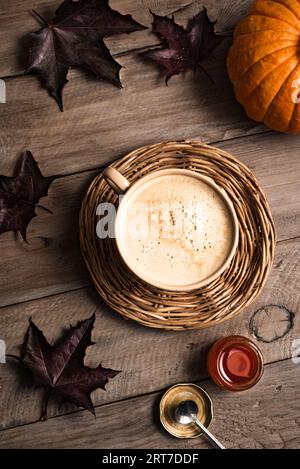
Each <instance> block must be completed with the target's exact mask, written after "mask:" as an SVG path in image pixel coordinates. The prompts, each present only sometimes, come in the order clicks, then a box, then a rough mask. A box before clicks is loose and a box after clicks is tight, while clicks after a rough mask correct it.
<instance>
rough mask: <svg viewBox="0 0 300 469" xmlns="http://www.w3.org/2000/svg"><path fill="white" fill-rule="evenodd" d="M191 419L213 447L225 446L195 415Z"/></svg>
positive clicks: (223, 447) (221, 447)
mask: <svg viewBox="0 0 300 469" xmlns="http://www.w3.org/2000/svg"><path fill="white" fill-rule="evenodd" d="M193 421H194V423H195V424H196V425H197V427H199V428H200V430H202V432H203V436H205V438H206V439H207V440H208V441H209V442H210V444H211V445H212V446H213V447H214V448H216V449H225V446H223V445H222V443H220V442H219V440H217V438H216V437H215V436H214V435H213V434H212V433H210V431H209V430H208V429H207V428H206V427H205V426H204V425H203V423H201V422H200V420H199V419H197V417H195V418H194V420H193Z"/></svg>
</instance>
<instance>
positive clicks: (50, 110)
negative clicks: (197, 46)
mask: <svg viewBox="0 0 300 469" xmlns="http://www.w3.org/2000/svg"><path fill="white" fill-rule="evenodd" d="M59 3H60V0H12V1H9V2H4V1H2V2H1V5H0V76H3V75H10V74H15V73H18V72H20V71H21V70H22V61H23V60H20V58H21V59H22V57H23V58H24V55H23V52H22V50H23V48H24V46H25V41H24V39H25V37H26V35H27V34H28V32H30V31H34V30H36V29H37V28H38V24H37V22H36V20H35V19H34V18H33V17H32V16H31V15H30V10H31V9H36V10H38V11H39V12H41V13H42V14H44V15H46V16H47V15H48V14H49V13H50V12H53V10H54V8H55V7H56V6H58V5H59ZM110 3H111V6H112V7H113V8H116V9H118V10H119V11H121V12H122V13H124V14H125V13H130V14H132V15H133V16H134V18H135V19H136V20H137V21H139V22H140V23H142V24H144V25H146V26H149V25H150V23H151V15H150V13H149V8H151V9H152V10H153V11H154V12H156V13H158V14H171V13H175V19H176V21H178V22H179V23H180V24H182V25H185V24H186V23H187V20H188V18H190V17H191V16H192V15H194V14H196V13H197V12H198V11H199V10H200V8H201V7H202V5H203V4H204V5H205V6H206V7H207V9H208V13H209V16H210V18H211V19H212V20H217V23H216V29H217V30H218V31H220V32H221V31H224V29H232V28H233V26H234V25H235V24H236V23H237V22H238V21H239V20H240V19H241V18H243V17H244V16H245V15H246V13H247V11H248V9H249V6H250V5H251V4H252V0H224V1H222V2H219V1H216V0H203V1H202V0H196V1H191V0H168V1H163V2H162V1H159V0H137V1H136V0H111V1H110ZM106 43H107V45H108V46H109V48H110V49H111V51H112V53H113V54H114V55H115V56H116V57H117V60H118V61H119V62H120V63H121V64H122V65H123V66H124V69H123V70H122V80H123V84H124V89H123V90H121V91H120V90H118V89H116V88H114V87H113V86H111V85H110V84H107V83H103V82H97V81H94V80H93V79H90V78H88V77H87V76H86V75H85V74H83V73H81V72H80V71H78V70H71V71H70V74H69V79H70V83H69V84H68V85H67V87H66V88H65V93H64V102H65V109H66V110H65V112H64V113H63V114H61V113H60V112H59V111H58V109H57V107H56V104H55V102H54V101H53V100H51V99H50V98H49V97H48V96H47V92H46V91H45V90H44V89H42V88H41V86H40V84H39V82H38V80H37V79H36V78H35V77H21V78H16V79H10V80H7V81H6V85H7V103H6V104H0V112H1V118H0V173H1V174H7V175H9V174H11V172H12V171H13V168H14V166H15V162H16V159H17V157H18V156H19V154H20V153H21V152H22V151H24V150H26V149H30V150H31V151H32V152H33V154H34V156H35V158H36V159H37V160H38V161H39V164H40V167H41V170H42V171H43V173H44V174H45V175H54V174H55V175H60V176H62V177H61V178H59V179H57V180H56V181H55V182H54V184H53V187H52V188H51V190H50V195H49V197H48V198H47V199H44V201H43V204H44V205H45V206H46V207H47V208H49V209H51V210H52V211H53V212H54V215H50V214H47V213H45V212H39V216H38V218H36V219H35V220H34V221H33V222H32V224H31V225H30V228H29V230H28V238H29V241H30V244H29V245H26V244H24V243H23V242H20V241H19V240H18V241H16V240H15V238H14V235H13V234H12V233H6V234H4V235H2V236H1V237H0V267H1V268H0V307H1V306H2V308H0V309H1V311H0V312H1V321H0V338H1V339H4V340H5V341H6V343H7V352H9V353H15V354H18V353H19V352H20V350H19V347H20V345H21V344H22V341H23V338H24V333H25V331H26V329H27V326H28V320H29V318H30V317H32V318H33V319H34V321H35V322H36V323H37V324H38V326H39V327H40V328H42V329H43V331H44V333H45V335H46V337H47V338H48V339H49V341H51V342H53V341H55V340H56V339H57V338H58V337H59V335H60V333H61V330H62V328H63V327H67V326H68V325H69V324H70V323H72V324H75V323H76V322H77V321H78V320H80V319H83V318H86V317H88V316H89V315H91V314H92V313H93V312H94V311H96V313H97V315H96V317H97V319H96V327H95V330H94V335H93V337H94V340H95V341H97V345H95V346H93V347H91V348H89V350H88V353H87V358H86V363H87V364H89V365H90V366H96V365H97V364H98V363H99V360H100V361H101V363H102V365H103V366H107V367H112V368H116V369H122V370H123V373H122V374H120V375H119V376H118V377H116V378H115V379H114V380H113V381H112V382H111V383H109V384H108V386H107V392H104V391H101V390H98V391H96V392H95V393H94V394H93V401H94V403H95V405H96V406H98V407H97V417H98V418H97V420H95V419H93V417H92V416H91V415H90V414H88V413H87V412H85V411H76V409H75V408H74V407H73V406H71V405H67V406H64V407H63V408H62V409H61V411H60V412H58V410H57V406H56V403H55V402H53V401H52V402H50V405H49V415H50V417H53V418H50V420H49V421H48V423H34V422H36V421H37V420H38V418H39V416H40V405H41V401H42V396H43V392H42V391H41V390H40V389H33V388H32V386H31V383H30V380H29V377H28V375H27V374H26V373H24V371H22V369H21V368H20V367H19V366H18V365H16V364H15V363H13V362H12V361H9V362H8V363H7V364H5V365H0V428H2V429H3V430H2V431H1V432H0V447H1V448H33V447H40V448H46V447H57V448H58V447H62V448H68V447H74V448H75V447H76V448H102V447H103V448H119V447H121V448H139V447H141V448H143V447H145V448H146V447H148V448H195V449H196V448H197V449H198V448H202V447H203V448H204V447H207V444H206V443H205V442H204V441H203V440H201V439H199V440H193V441H178V440H176V439H174V438H172V437H170V436H169V435H167V434H166V433H165V432H164V431H163V430H162V428H161V426H160V424H159V422H158V415H157V404H158V402H159V398H160V396H161V391H160V390H162V389H164V388H166V387H167V386H170V385H172V384H175V383H176V382H179V381H197V380H203V379H206V377H207V372H206V367H205V357H206V353H207V350H208V347H209V346H210V344H211V343H213V342H214V341H215V340H216V339H218V338H219V337H222V336H225V335H229V334H242V335H245V336H248V337H250V338H252V339H254V340H255V341H257V343H258V344H259V346H260V347H261V348H262V351H263V354H264V357H265V360H266V362H267V363H272V362H277V363H273V364H269V365H267V366H266V370H265V375H264V378H263V380H262V382H261V383H260V384H259V385H258V386H257V387H255V388H254V389H253V390H250V391H248V392H245V393H242V394H239V396H238V399H237V397H236V395H235V394H230V393H224V392H221V391H219V390H218V389H217V388H216V387H215V386H214V385H213V384H212V383H210V382H209V381H205V382H203V383H202V384H203V386H204V387H205V389H207V390H208V391H209V392H210V393H211V395H212V398H213V399H214V401H215V405H216V409H215V410H216V412H215V413H216V418H215V421H214V423H213V426H212V430H213V431H214V432H215V433H216V435H217V436H219V438H220V439H222V441H223V442H224V443H225V445H226V446H228V447H235V448H295V447H297V448H299V447H300V443H299V442H300V428H299V427H300V394H299V392H300V391H299V370H298V367H299V366H300V365H299V364H298V365H295V364H294V363H293V362H292V361H291V360H289V358H290V357H291V356H292V355H294V354H295V353H297V350H296V349H295V347H294V342H293V341H294V339H298V338H299V336H300V322H299V321H300V319H299V317H300V316H299V306H300V305H299V301H300V300H299V292H298V290H299V288H298V285H299V280H300V279H299V275H300V273H299V272H300V271H299V250H300V237H299V236H300V197H299V194H300V160H299V138H300V137H295V138H291V137H287V136H285V135H278V134H275V133H272V132H269V131H268V130H267V129H266V128H265V127H264V126H262V125H259V124H257V123H255V122H253V121H251V120H249V119H248V118H247V117H246V115H245V113H244V111H243V110H242V108H241V107H240V106H239V105H238V104H237V103H236V101H235V99H234V96H233V92H232V87H231V84H230V83H229V80H228V78H227V72H226V69H225V65H224V58H225V54H226V48H227V47H228V45H229V43H230V40H226V41H225V43H224V46H223V48H221V49H220V51H218V54H217V60H210V61H209V63H208V64H207V67H208V70H209V72H210V74H211V75H212V76H213V78H214V80H215V84H214V85H211V83H210V82H209V81H208V79H207V78H206V77H205V76H203V75H201V74H200V75H198V74H197V75H196V76H193V75H192V74H190V73H187V74H186V76H185V77H183V76H178V77H174V78H173V79H172V80H171V81H170V84H169V87H166V86H165V84H164V78H163V76H162V75H161V73H160V72H159V70H158V69H157V68H156V66H155V64H153V63H151V62H144V61H143V60H142V59H141V57H140V56H139V55H138V53H139V52H140V51H142V50H144V49H145V48H147V47H149V46H154V45H156V44H158V41H157V38H156V37H155V36H154V35H153V34H152V33H151V31H150V30H146V31H142V32H137V33H133V34H131V35H120V36H115V37H111V38H108V39H107V40H106ZM183 138H190V139H200V140H202V141H205V142H218V143H217V146H219V147H220V148H222V149H225V150H227V151H229V152H231V153H233V154H234V155H235V156H237V157H238V158H240V159H241V161H243V162H244V163H245V164H247V165H248V166H249V167H250V168H251V169H252V170H253V171H254V173H255V174H256V175H257V177H258V179H259V182H260V184H261V185H262V187H263V189H264V191H265V192H266V194H267V197H268V200H269V202H270V205H271V208H272V212H273V215H274V218H275V223H276V226H277V231H278V238H279V240H280V242H279V244H278V246H277V252H276V259H275V263H274V268H273V270H272V273H271V276H270V278H269V280H268V282H267V284H266V286H265V288H264V290H263V293H262V295H261V296H260V297H259V298H258V300H257V301H256V302H255V303H254V304H253V305H252V306H251V307H249V308H247V309H246V310H245V311H244V312H243V313H241V314H240V315H239V316H238V317H237V318H235V319H234V320H232V321H229V322H226V323H224V324H222V325H220V326H218V327H214V328H212V329H207V330H204V331H193V332H184V333H171V332H161V331H160V332H158V331H155V330H150V329H145V328H142V327H140V326H138V325H136V324H134V323H132V322H126V321H124V320H123V319H121V318H120V317H118V316H117V315H116V314H115V313H113V312H112V311H110V310H109V309H108V308H106V307H105V306H104V305H103V304H102V302H101V300H100V299H99V297H98V296H97V295H96V293H95V291H94V290H93V289H92V288H91V287H89V286H88V285H89V284H90V280H89V278H88V275H87V273H86V270H85V267H84V265H83V262H82V259H81V255H80V252H79V243H78V211H79V206H80V202H81V200H82V197H83V194H84V192H85V190H86V189H87V187H88V185H89V183H90V181H91V180H92V179H93V177H94V176H95V175H96V174H97V172H98V171H99V168H100V167H103V166H104V165H106V164H108V163H110V162H111V161H114V160H115V159H116V158H119V157H121V156H123V155H124V154H125V153H127V152H128V151H130V150H132V149H133V148H136V147H138V146H141V145H145V144H149V143H153V142H157V141H161V140H169V139H183ZM290 238H293V239H290ZM49 295H54V296H49ZM21 302H24V303H21ZM13 304H15V305H13ZM7 305H11V306H7ZM298 352H299V351H298ZM281 360H285V361H281ZM141 394H145V395H144V396H141ZM54 417H55V418H54ZM120 421H121V422H122V423H121V425H120ZM137 421H138V425H137V423H136V422H137ZM13 427H15V428H13Z"/></svg>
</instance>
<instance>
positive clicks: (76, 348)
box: [21, 315, 120, 419]
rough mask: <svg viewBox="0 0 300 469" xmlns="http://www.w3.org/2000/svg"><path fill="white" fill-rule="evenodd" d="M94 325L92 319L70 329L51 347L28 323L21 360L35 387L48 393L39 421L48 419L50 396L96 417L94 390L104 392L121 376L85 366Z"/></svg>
mask: <svg viewBox="0 0 300 469" xmlns="http://www.w3.org/2000/svg"><path fill="white" fill-rule="evenodd" d="M94 322H95V315H93V316H92V317H90V318H89V319H86V320H84V321H81V322H79V323H78V324H77V326H76V327H70V328H69V329H68V330H67V331H66V332H65V333H64V334H63V336H62V337H61V339H60V341H59V342H58V343H57V344H56V345H55V346H52V345H50V344H49V343H48V342H47V340H46V338H45V337H44V335H43V333H42V331H40V329H38V327H37V326H36V325H35V324H34V323H33V322H32V321H31V320H30V325H29V328H28V331H27V334H26V339H25V343H24V352H23V356H22V358H21V360H22V362H23V363H25V365H26V366H27V367H28V368H29V369H30V370H31V371H32V373H33V376H34V379H35V382H36V384H37V385H41V386H43V387H45V388H46V389H47V391H48V393H47V398H46V400H45V404H44V410H43V415H42V419H46V418H47V403H48V399H49V396H50V394H51V393H53V394H55V395H56V396H57V397H58V398H59V400H60V402H72V403H73V404H76V405H77V406H80V407H84V408H85V409H87V410H89V411H90V412H92V413H93V414H95V409H94V406H93V403H92V401H91V397H90V394H91V393H92V392H93V391H94V390H95V389H97V388H101V389H105V385H106V383H107V382H108V379H109V378H114V377H115V376H116V375H117V374H118V373H120V371H114V370H110V369H108V368H103V367H102V366H101V365H98V366H97V368H89V367H87V366H85V365H84V356H85V352H86V348H87V347H88V346H89V345H93V344H94V342H92V341H91V333H92V329H93V327H94Z"/></svg>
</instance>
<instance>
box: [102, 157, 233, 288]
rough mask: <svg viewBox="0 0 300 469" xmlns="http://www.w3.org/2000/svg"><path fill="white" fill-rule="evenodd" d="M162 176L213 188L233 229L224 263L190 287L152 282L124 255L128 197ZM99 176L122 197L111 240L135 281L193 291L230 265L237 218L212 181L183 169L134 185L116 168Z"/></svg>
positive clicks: (147, 177) (150, 176)
mask: <svg viewBox="0 0 300 469" xmlns="http://www.w3.org/2000/svg"><path fill="white" fill-rule="evenodd" d="M166 175H185V176H190V177H193V178H196V179H198V180H200V181H202V182H205V183H206V184H207V185H208V186H210V187H211V188H213V190H214V191H215V192H216V193H217V194H218V195H219V196H220V197H221V199H222V200H223V201H224V203H225V205H226V207H227V209H228V212H229V214H230V217H231V222H232V230H233V236H232V245H231V247H230V251H229V254H228V256H227V257H226V259H225V261H224V262H223V264H222V265H221V266H220V268H219V269H218V270H217V271H216V272H214V274H213V275H210V276H209V277H207V278H204V279H201V281H197V282H195V283H192V284H190V285H186V284H184V283H183V284H182V285H176V286H174V285H170V284H168V282H167V280H166V282H165V283H162V282H160V281H156V280H155V279H153V278H150V277H148V275H146V274H145V272H141V271H140V270H139V268H138V266H137V265H136V263H135V262H134V261H133V259H131V257H130V256H129V255H128V250H126V246H125V237H124V231H123V227H124V225H126V222H124V217H126V213H128V207H129V206H130V199H131V198H132V195H133V194H134V193H135V191H137V190H139V189H140V188H141V187H146V186H147V184H148V183H149V182H150V181H153V179H154V178H157V177H160V176H166ZM103 177H104V178H105V180H106V182H107V183H108V184H109V185H110V186H111V188H112V189H113V190H114V191H115V192H116V193H117V194H119V195H122V198H121V201H120V204H119V207H118V210H117V215H116V218H115V230H114V233H115V238H116V244H117V247H118V250H119V253H120V255H121V257H122V259H123V261H124V262H125V264H126V265H127V266H128V267H129V268H130V270H131V271H132V272H133V273H134V274H135V275H137V276H138V277H139V278H141V279H142V280H144V281H145V282H146V283H148V284H150V285H152V286H155V287H157V288H159V289H162V290H167V291H179V292H182V291H191V290H196V289H199V288H201V287H203V286H205V285H207V284H209V283H210V282H212V281H213V280H215V279H216V278H217V277H218V276H219V275H221V274H222V273H223V272H224V271H225V270H226V269H227V267H228V266H229V264H230V262H231V261H232V259H233V256H234V254H235V251H236V249H237V245H238V238H239V229H238V220H237V216H236V213H235V210H234V207H233V204H232V202H231V200H230V198H229V197H228V195H227V193H226V192H225V190H224V189H222V188H221V187H219V186H218V185H217V184H216V183H215V182H214V181H213V180H212V179H210V178H209V177H207V176H202V175H201V174H199V173H196V172H194V171H190V170H187V169H162V170H158V171H154V172H151V173H149V174H147V175H145V176H142V177H141V178H140V179H138V180H137V181H136V182H134V183H133V184H131V183H130V182H129V181H128V180H127V179H126V178H125V177H124V176H123V175H122V174H121V173H120V172H119V171H117V170H116V169H114V168H112V167H110V166H109V167H108V168H106V169H105V170H104V172H103Z"/></svg>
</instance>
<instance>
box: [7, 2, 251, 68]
mask: <svg viewBox="0 0 300 469" xmlns="http://www.w3.org/2000/svg"><path fill="white" fill-rule="evenodd" d="M60 3H62V0H11V1H9V2H4V1H3V2H1V5H0V57H1V60H0V76H4V75H5V76H6V75H10V74H15V73H17V72H19V71H21V70H23V63H22V62H23V60H22V55H23V58H24V54H23V51H24V40H25V39H26V37H27V35H28V34H29V33H30V32H32V31H36V30H38V29H39V27H40V24H39V23H38V22H37V20H36V18H35V17H34V16H33V15H32V14H31V11H32V10H36V11H38V12H39V13H40V14H42V15H43V16H44V17H45V18H47V19H51V17H52V16H53V13H54V11H55V10H56V8H57V7H58V6H59V5H60ZM251 3H252V0H238V1H237V0H224V1H222V2H216V1H215V0H203V1H202V0H196V1H189V0H167V1H159V0H110V5H111V7H112V8H114V9H116V10H118V11H120V13H123V14H130V15H132V16H133V17H134V19H135V20H136V21H138V22H140V23H141V24H143V25H144V26H148V27H150V25H151V20H152V17H151V14H150V10H152V11H153V12H155V13H156V14H158V15H172V14H175V17H176V21H177V22H179V23H180V24H182V25H185V24H186V22H187V20H188V18H190V17H191V16H193V15H195V14H197V13H198V12H199V11H200V9H202V7H203V5H205V6H206V8H207V9H208V12H209V15H210V17H211V19H212V20H218V22H217V24H216V29H217V30H218V31H223V30H224V29H232V28H233V26H234V25H235V24H236V22H237V21H239V20H240V19H241V18H243V17H244V16H245V15H246V13H247V11H248V9H249V6H250V5H251ZM105 41H106V44H107V45H108V47H109V48H110V50H111V51H112V53H113V54H114V55H116V54H120V53H124V52H127V51H128V50H132V49H140V48H143V47H145V46H149V45H150V46H152V45H155V44H157V43H158V40H157V37H155V36H154V35H153V34H152V33H151V30H150V29H149V30H146V31H143V32H137V33H134V34H130V35H126V34H122V35H117V36H113V37H109V38H107V39H106V40H105ZM25 45H26V44H25ZM20 55H21V57H20Z"/></svg>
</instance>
